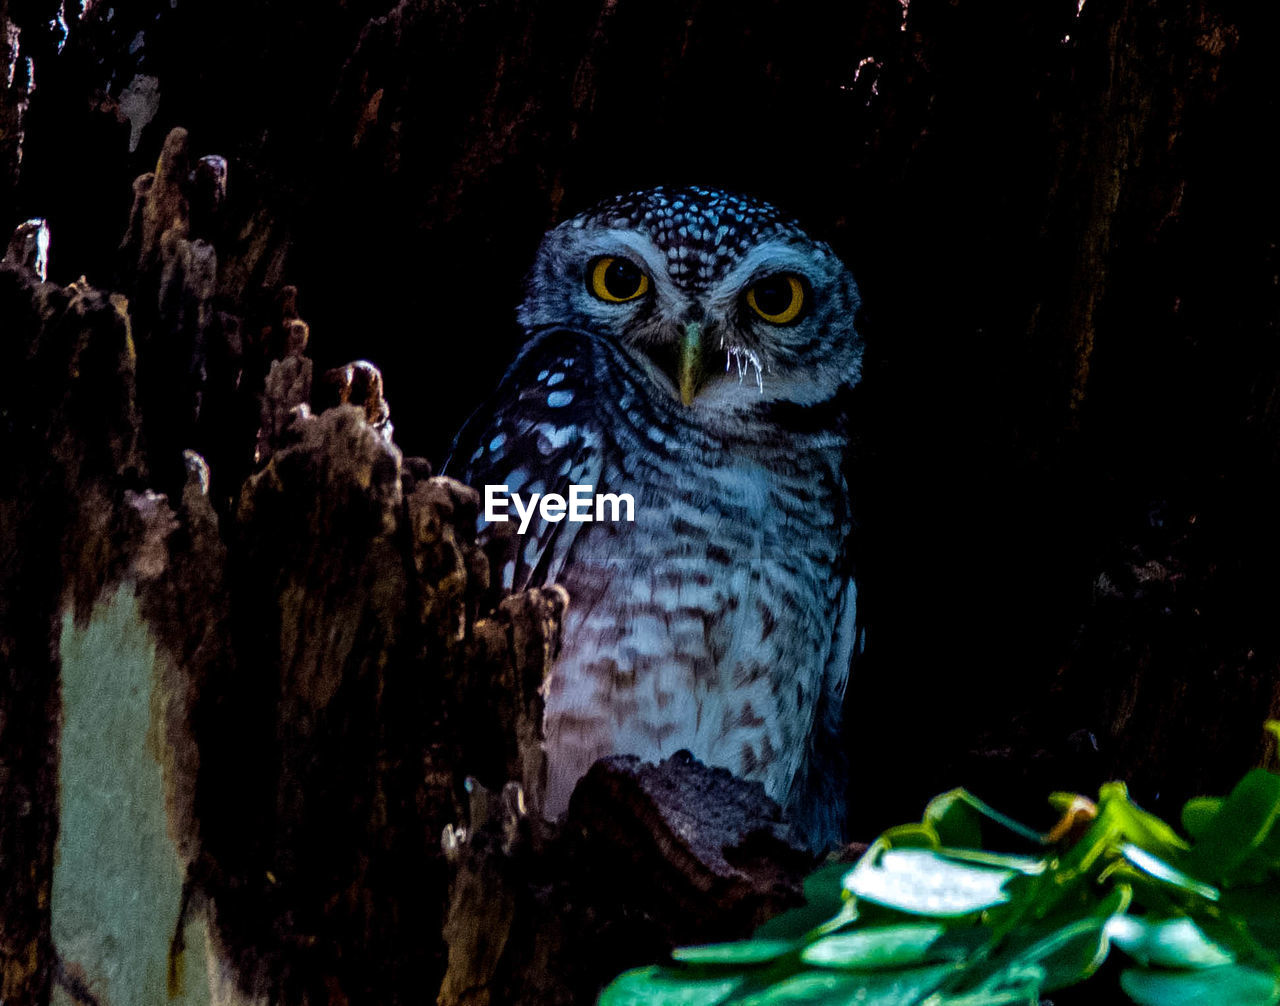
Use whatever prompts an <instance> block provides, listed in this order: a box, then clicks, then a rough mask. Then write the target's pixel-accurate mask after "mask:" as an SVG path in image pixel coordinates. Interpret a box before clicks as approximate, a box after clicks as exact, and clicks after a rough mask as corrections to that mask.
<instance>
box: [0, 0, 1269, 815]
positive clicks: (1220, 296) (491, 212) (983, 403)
mask: <svg viewBox="0 0 1280 1006" xmlns="http://www.w3.org/2000/svg"><path fill="white" fill-rule="evenodd" d="M63 10H64V14H65V24H66V27H65V29H64V28H63V27H62V26H61V25H59V23H58V18H57V15H58V6H57V5H56V4H51V3H48V2H41V0H26V2H22V0H0V17H5V18H8V19H9V20H10V21H11V22H13V23H14V24H16V25H18V26H20V27H21V29H22V36H21V37H22V46H23V49H22V52H21V53H20V54H19V55H18V58H17V60H16V61H13V63H12V66H13V70H14V82H13V84H12V85H10V86H9V87H8V88H7V89H2V88H3V84H4V78H3V77H0V95H2V96H3V105H2V106H0V115H3V118H2V119H0V123H2V124H3V135H0V170H2V171H3V176H2V177H0V181H3V183H4V184H3V185H0V222H3V223H4V224H5V225H6V226H12V225H14V224H16V223H18V222H19V221H21V220H22V219H24V218H26V217H28V216H33V215H41V216H44V217H46V218H47V219H48V221H49V223H50V226H51V229H52V233H53V246H52V254H51V258H50V278H51V279H53V280H56V281H57V282H60V283H67V282H70V281H72V280H74V279H75V278H76V277H77V276H79V275H81V274H82V273H83V274H85V275H86V276H87V277H88V278H89V280H90V281H91V282H93V283H95V284H97V285H99V286H105V287H110V286H111V285H112V283H113V281H114V279H115V277H116V276H117V270H118V268H119V263H118V261H117V252H116V249H117V246H118V244H119V241H120V237H121V235H122V234H123V232H124V229H125V226H126V224H127V217H128V210H129V204H130V184H131V182H132V180H133V178H134V177H135V176H136V175H138V174H140V173H142V172H143V171H147V170H151V169H152V168H153V167H154V165H155V161H156V158H157V155H158V153H159V150H160V146H161V143H162V142H163V140H164V137H165V135H166V133H167V132H168V130H169V129H170V127H172V126H175V125H182V126H185V127H186V128H187V129H189V130H190V133H191V138H192V145H193V147H194V149H195V151H196V152H197V153H219V154H222V155H224V156H225V157H226V158H227V159H228V161H229V164H230V173H229V179H230V180H229V188H228V204H227V206H226V208H225V212H224V214H223V217H222V221H221V224H220V225H219V226H220V227H221V229H222V232H221V234H220V235H219V240H218V249H219V264H220V281H219V289H220V300H221V302H222V304H223V306H224V307H225V308H226V309H227V310H229V311H237V312H241V313H248V314H252V310H253V308H252V305H253V304H255V303H257V302H259V301H261V300H262V299H263V298H264V297H266V296H267V293H265V292H264V291H269V290H270V289H272V288H275V287H277V286H279V285H280V284H282V283H290V284H293V285H296V286H297V287H298V288H299V291H300V294H299V305H300V309H301V313H302V315H303V316H304V317H305V318H306V319H307V320H308V322H309V323H310V325H311V332H312V341H311V350H310V351H311V354H312V356H313V357H315V359H316V361H317V364H318V366H320V367H325V366H333V365H336V364H340V363H343V362H346V361H347V360H351V359H355V358H362V357H363V358H367V359H369V360H372V361H373V362H375V363H376V364H377V365H378V366H379V367H381V369H382V371H383V374H384V376H385V382H386V393H387V397H388V399H389V401H390V403H391V407H392V418H393V419H394V421H395V423H396V428H397V442H398V443H399V444H400V446H401V447H402V448H403V449H404V450H405V451H406V453H409V454H420V455H425V456H428V457H430V458H431V459H433V460H434V461H435V462H437V464H438V463H439V461H440V460H442V458H443V456H444V454H445V452H446V449H447V445H448V443H449V440H450V438H451V436H452V433H453V431H454V430H455V429H456V428H457V427H458V426H459V425H460V424H461V422H462V421H463V420H464V419H465V418H466V416H467V414H468V413H469V411H470V410H471V408H472V407H474V405H475V404H476V403H478V402H479V400H480V399H481V397H482V396H483V395H484V394H485V393H486V392H487V391H488V390H489V389H490V388H491V386H492V384H493V382H494V381H495V380H496V379H497V377H498V375H499V374H500V373H501V371H502V369H503V368H504V366H505V364H506V362H507V361H508V360H509V359H510V358H511V356H512V354H513V353H514V351H515V349H516V347H517V346H518V344H519V339H520V337H519V333H518V331H517V330H516V329H515V327H514V323H513V308H514V305H515V303H516V302H517V300H518V298H519V291H520V283H521V279H522V276H523V272H524V269H525V268H526V267H527V265H528V263H529V262H530V261H531V259H532V255H533V252H534V249H535V248H536V246H537V242H538V240H539V237H540V235H541V233H542V232H543V230H544V229H545V228H546V227H547V226H549V225H550V224H552V223H554V222H555V221H556V220H557V219H560V218H562V217H563V216H565V215H567V214H570V213H572V212H574V211H576V210H578V209H580V208H582V207H584V206H586V205H588V204H590V203H591V202H593V201H595V200H596V199H598V198H600V197H603V196H606V195H610V194H613V193H615V192H618V191H622V190H627V189H631V188H636V187H642V186H648V185H653V184H659V183H668V184H675V183H680V182H689V181H696V182H701V183H704V184H712V185H719V186H723V187H726V188H733V189H740V190H745V191H747V192H751V193H753V194H756V195H759V196H763V197H765V198H767V199H769V200H771V201H773V202H776V203H777V204H779V205H781V206H784V207H786V208H787V209H789V210H790V211H791V212H793V213H794V214H795V215H796V216H798V217H799V218H800V219H801V220H802V221H803V222H804V223H805V224H806V226H807V227H808V228H809V230H810V231H812V232H813V233H815V234H817V235H819V236H822V237H825V238H827V239H828V240H830V241H831V242H832V243H833V244H834V246H835V247H836V249H837V250H838V251H839V252H840V253H841V254H842V255H843V257H844V258H845V259H846V261H847V262H848V263H849V265H850V267H851V268H852V270H853V272H854V275H855V276H856V277H857V279H858V281H859V283H860V285H861V287H862V292H863V297H864V302H865V309H864V313H863V315H862V317H861V321H860V326H861V329H862V331H863V332H864V333H865V335H866V339H867V346H868V350H867V360H866V366H865V380H864V382H863V386H862V388H861V389H860V392H859V397H858V401H857V403H856V413H855V416H854V420H855V429H856V431H857V434H858V450H857V456H856V458H855V462H854V471H853V475H852V477H853V479H854V484H855V487H856V492H857V497H858V505H859V520H860V530H859V539H858V550H859V562H860V572H861V579H862V583H863V590H862V597H863V605H862V608H863V612H864V613H865V618H866V623H867V625H868V629H869V648H868V652H867V655H866V658H865V660H864V661H863V662H862V663H861V664H860V665H859V667H858V668H857V670H856V676H855V679H854V682H853V684H852V686H851V690H850V700H849V723H850V733H849V750H850V755H851V757H852V758H853V761H854V771H853V785H852V790H851V798H852V800H853V814H852V823H853V828H854V831H855V834H857V835H858V836H860V837H868V836H870V835H871V834H872V833H874V832H875V831H877V830H879V829H880V828H882V827H884V826H886V825H888V824H891V823H894V822H896V821H899V820H904V819H909V818H915V817H916V816H918V814H919V812H920V808H921V805H922V803H923V801H924V800H925V799H927V797H928V796H929V795H931V794H933V793H935V792H937V791H939V790H941V789H943V788H947V787H950V786H954V785H961V784H963V785H966V786H969V787H970V788H973V789H975V790H977V791H978V792H979V793H980V794H981V795H983V796H984V797H986V798H987V799H988V800H990V801H993V802H997V803H1000V804H1002V805H1003V806H1006V807H1008V808H1009V809H1011V810H1014V811H1015V812H1020V813H1026V814H1029V815H1031V816H1032V817H1033V818H1035V817H1036V816H1037V815H1040V817H1039V818H1038V820H1039V822H1040V823H1043V815H1044V814H1046V813H1047V810H1045V809H1044V804H1043V797H1044V795H1045V793H1047V791H1048V789H1049V788H1067V789H1080V790H1084V791H1089V790H1092V789H1093V788H1094V787H1095V786H1096V785H1097V784H1098V783H1099V782H1100V781H1102V780H1103V779H1106V778H1121V779H1126V780H1128V781H1129V782H1130V783H1131V786H1132V789H1133V792H1134V795H1135V797H1136V799H1138V800H1139V801H1140V802H1142V803H1144V804H1146V805H1148V806H1149V807H1151V809H1153V810H1156V811H1159V812H1161V813H1164V814H1166V815H1176V810H1177V807H1178V806H1179V804H1180V801H1181V800H1182V799H1183V798H1185V797H1186V796H1188V795H1190V794H1192V793H1195V792H1200V791H1205V790H1221V789H1222V788H1223V787H1225V786H1227V785H1229V783H1230V781H1231V780H1232V779H1233V778H1234V777H1235V776H1236V775H1238V773H1239V772H1240V771H1241V770H1243V769H1244V768H1245V767H1246V766H1247V765H1248V764H1250V763H1252V762H1253V761H1255V760H1256V759H1257V758H1258V757H1259V756H1260V755H1261V753H1262V739H1261V733H1262V732H1261V729H1260V728H1261V724H1262V721H1263V719H1264V718H1265V717H1266V716H1267V715H1268V713H1269V712H1270V713H1271V714H1273V715H1274V714H1276V713H1278V712H1280V692H1278V691H1277V661H1278V660H1280V633H1278V632H1277V621H1278V620H1277V614H1278V613H1280V589H1278V588H1277V586H1276V574H1275V571H1276V568H1277V560H1280V540H1278V539H1277V533H1276V530H1275V528H1276V514H1277V512H1278V510H1277V503H1280V492H1278V490H1277V481H1276V474H1277V450H1276V446H1277V434H1278V433H1280V398H1278V397H1277V391H1278V388H1280V353H1278V343H1277V336H1278V334H1280V333H1278V332H1277V319H1278V317H1280V314H1278V309H1280V256H1278V254H1277V241H1278V240H1280V206H1277V202H1278V200H1280V197H1278V196H1277V188H1276V185H1275V182H1274V179H1275V177H1276V164H1275V161H1274V158H1273V156H1272V155H1271V153H1270V151H1271V147H1272V143H1271V142H1270V141H1271V140H1272V138H1273V133H1274V124H1275V121H1276V112H1277V109H1276V94H1277V83H1278V80H1277V77H1278V76H1280V69H1278V68H1277V67H1278V64H1277V61H1276V60H1275V59H1274V45H1275V39H1276V38H1277V37H1280V34H1278V33H1277V29H1278V28H1280V10H1278V9H1277V8H1275V7H1274V5H1269V4H1257V3H1246V2H1243V0H1242V2H1238V3H1230V2H1207V0H1189V2H1185V3H1161V2H1154V0H1149V2H1139V0H1087V2H1086V3H1085V4H1084V5H1083V7H1082V8H1081V9H1080V10H1079V11H1078V10H1077V7H1076V3H1075V0H1067V2H1056V0H1055V2H1037V3H1014V2H976V0H912V2H911V3H910V7H909V10H906V11H905V12H904V8H903V6H902V5H901V4H900V3H898V2H897V0H888V2H869V3H848V4H836V3H832V4H815V3H784V2H781V0H779V2H764V0H749V2H729V0H715V2H713V0H656V2H655V0H590V2H588V0H570V2H565V3H551V2H531V0H501V2H492V3H474V4H456V5H455V4H449V3H443V2H437V3H430V2H404V3H401V4H399V5H398V6H394V7H392V6H390V4H389V0H378V2H368V0H350V2H335V0H308V2H303V0H275V2H266V3H263V2H250V0H228V2H223V3H218V4H213V3H207V2H196V0H176V3H171V2H169V0H161V2H158V3H157V2H150V0H142V2H138V3H130V4H128V5H126V4H124V3H123V2H122V3H120V4H119V5H118V6H117V7H115V8H111V7H109V6H108V4H107V2H106V0H98V2H97V3H95V4H93V5H92V6H91V7H90V8H89V9H88V10H87V11H84V12H83V13H81V12H80V11H79V8H78V4H77V3H76V2H75V0H69V2H68V3H66V4H65V5H64V8H63ZM904 13H905V16H904ZM77 15H79V16H77ZM59 44H61V51H59ZM27 57H30V58H31V60H32V63H31V64H30V67H33V68H34V74H35V89H34V91H32V90H30V87H29V84H30V72H29V66H28V64H27V62H26V58H27ZM864 61H866V62H864ZM860 67H861V69H860ZM136 74H146V75H149V76H152V77H155V78H156V79H157V81H158V89H159V103H158V107H157V110H156V114H155V116H154V118H152V119H151V120H150V121H149V123H148V124H147V125H146V126H145V128H144V129H143V130H142V132H141V136H140V142H139V144H138V147H137V149H136V150H135V151H132V152H131V151H130V150H129V135H130V127H129V124H128V123H127V122H126V121H124V116H123V113H122V111H121V109H120V107H119V99H120V95H121V91H122V90H123V89H124V88H125V86H126V85H128V84H129V82H130V81H131V80H132V79H133V78H134V76H135V75H136ZM19 153H20V154H21V160H20V163H19V158H18V155H19ZM246 305H249V307H246ZM0 338H3V334H2V333H0ZM263 366H264V367H265V361H263ZM258 380H259V381H260V375H259V376H258ZM248 383H249V385H250V386H252V384H253V382H252V380H250V381H249V382H248ZM218 477H219V474H218V471H217V469H216V467H215V471H214V480H215V483H216V482H217V479H218ZM228 491H230V490H228Z"/></svg>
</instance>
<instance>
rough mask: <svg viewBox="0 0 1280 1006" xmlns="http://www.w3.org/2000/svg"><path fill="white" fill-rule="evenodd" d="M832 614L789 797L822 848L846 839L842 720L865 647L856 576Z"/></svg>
mask: <svg viewBox="0 0 1280 1006" xmlns="http://www.w3.org/2000/svg"><path fill="white" fill-rule="evenodd" d="M832 614H833V616H834V618H833V621H832V627H833V630H834V631H833V634H832V637H831V646H830V649H828V651H827V657H826V661H825V664H824V667H823V676H822V690H821V692H820V693H819V697H818V706H817V709H816V710H815V715H814V723H813V730H812V732H811V733H810V735H809V744H808V750H807V751H806V752H805V764H804V767H803V769H802V771H801V772H800V773H799V774H798V775H797V778H796V782H795V786H794V788H793V790H792V792H791V794H790V798H789V799H788V801H787V803H788V811H789V814H790V816H791V817H792V820H793V822H794V823H795V824H796V826H797V827H798V828H799V829H800V831H801V833H802V834H803V835H805V837H806V840H807V841H808V842H809V844H810V845H811V847H812V848H814V849H818V850H820V849H823V848H826V847H830V846H833V845H835V844H837V843H839V842H841V841H843V840H844V826H845V789H846V784H847V782H848V771H849V767H848V756H847V755H846V753H845V746H844V743H843V738H842V733H841V721H842V720H843V718H844V697H845V690H846V689H847V688H848V685H849V673H850V668H851V666H852V664H853V663H854V662H855V661H856V659H857V655H858V653H860V652H861V650H862V639H863V630H862V628H861V627H860V626H859V624H858V588H857V585H856V584H855V583H854V580H853V577H852V576H851V575H850V576H848V577H847V578H845V579H844V580H843V581H842V582H841V585H840V588H839V594H838V595H837V597H836V603H835V605H834V606H833V609H832Z"/></svg>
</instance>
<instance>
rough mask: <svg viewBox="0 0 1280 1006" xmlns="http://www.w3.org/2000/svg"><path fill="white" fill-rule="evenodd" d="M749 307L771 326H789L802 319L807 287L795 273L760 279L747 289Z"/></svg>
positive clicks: (783, 273)
mask: <svg viewBox="0 0 1280 1006" xmlns="http://www.w3.org/2000/svg"><path fill="white" fill-rule="evenodd" d="M746 300H747V306H748V307H750V308H751V310H753V311H754V312H755V313H756V314H758V315H759V316H760V317H761V318H763V319H764V320H765V321H767V322H769V324H771V325H787V324H790V323H791V322H793V321H795V320H796V319H797V318H798V317H800V312H801V310H803V308H804V301H805V285H804V283H803V282H802V281H801V279H800V277H799V276H796V275H795V274H794V273H789V272H780V273H778V274H776V275H774V276H765V277H764V278H763V279H758V280H756V281H755V282H754V283H752V284H751V286H750V287H749V288H748V289H747V297H746Z"/></svg>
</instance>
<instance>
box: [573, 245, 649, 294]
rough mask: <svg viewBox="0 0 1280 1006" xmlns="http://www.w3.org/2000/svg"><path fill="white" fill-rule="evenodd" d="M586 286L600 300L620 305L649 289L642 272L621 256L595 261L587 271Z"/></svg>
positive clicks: (646, 278)
mask: <svg viewBox="0 0 1280 1006" xmlns="http://www.w3.org/2000/svg"><path fill="white" fill-rule="evenodd" d="M587 286H588V288H589V289H590V290H591V292H592V293H593V294H595V295H596V296H597V297H599V298H600V299H601V300H605V301H609V302H610V303H613V304H620V303H623V302H625V301H628V300H635V299H636V298H637V297H639V296H640V295H641V294H642V293H644V292H645V291H647V290H648V289H649V277H648V276H646V275H645V274H644V270H643V269H641V268H640V267H639V266H638V265H636V264H635V263H634V262H632V261H631V260H630V259H629V258H624V257H623V256H621V255H616V256H615V255H606V256H605V257H604V258H598V259H596V260H595V261H594V262H593V263H592V264H591V267H590V269H589V270H588V271H587Z"/></svg>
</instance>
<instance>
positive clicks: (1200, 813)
mask: <svg viewBox="0 0 1280 1006" xmlns="http://www.w3.org/2000/svg"><path fill="white" fill-rule="evenodd" d="M1224 802H1225V801H1224V800H1223V799H1222V797H1220V796H1197V797H1193V798H1192V799H1190V800H1188V801H1187V802H1186V804H1184V805H1183V808H1182V827H1183V828H1185V829H1186V832H1187V834H1188V835H1190V836H1191V837H1192V838H1199V837H1200V836H1201V835H1203V834H1204V833H1205V832H1206V831H1207V830H1208V828H1209V824H1210V822H1211V821H1212V820H1213V819H1214V818H1215V817H1217V816H1218V811H1220V810H1221V809H1222V805H1223V803H1224Z"/></svg>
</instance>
